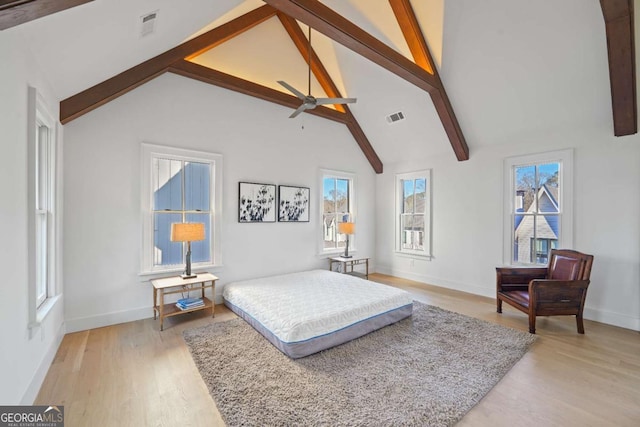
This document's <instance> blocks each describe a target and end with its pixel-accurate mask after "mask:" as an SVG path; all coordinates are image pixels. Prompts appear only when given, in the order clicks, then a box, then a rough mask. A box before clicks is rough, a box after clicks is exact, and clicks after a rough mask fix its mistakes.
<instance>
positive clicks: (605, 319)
mask: <svg viewBox="0 0 640 427" xmlns="http://www.w3.org/2000/svg"><path fill="white" fill-rule="evenodd" d="M588 300H589V294H587V301H588ZM584 318H585V319H588V320H594V321H596V322H600V323H606V324H607V325H613V326H619V327H621V328H625V329H631V330H634V331H639V332H640V318H637V317H632V316H627V315H625V314H619V313H612V312H610V311H605V310H599V309H597V308H590V307H585V308H584Z"/></svg>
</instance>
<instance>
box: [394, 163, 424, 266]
mask: <svg viewBox="0 0 640 427" xmlns="http://www.w3.org/2000/svg"><path fill="white" fill-rule="evenodd" d="M417 178H426V180H427V185H426V191H427V197H426V202H427V208H426V209H425V213H424V232H425V237H424V250H421V251H420V250H415V249H403V248H402V223H401V221H400V215H401V213H402V209H401V208H400V206H402V204H403V203H404V201H403V195H404V191H403V188H402V181H403V180H409V179H417ZM395 188H396V199H395V200H396V206H395V219H394V224H395V230H396V231H395V240H396V245H395V246H396V247H395V251H396V253H397V254H398V255H403V256H407V257H410V258H414V257H415V258H420V259H424V258H427V259H431V204H432V203H431V200H432V198H431V189H432V186H431V169H424V170H420V171H415V172H405V173H398V174H396V178H395Z"/></svg>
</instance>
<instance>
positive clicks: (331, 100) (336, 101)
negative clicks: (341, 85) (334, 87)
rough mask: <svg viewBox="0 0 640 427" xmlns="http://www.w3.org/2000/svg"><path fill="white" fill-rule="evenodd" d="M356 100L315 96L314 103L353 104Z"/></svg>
mask: <svg viewBox="0 0 640 427" xmlns="http://www.w3.org/2000/svg"><path fill="white" fill-rule="evenodd" d="M357 101H358V99H357V98H316V105H327V104H353V103H355V102H357Z"/></svg>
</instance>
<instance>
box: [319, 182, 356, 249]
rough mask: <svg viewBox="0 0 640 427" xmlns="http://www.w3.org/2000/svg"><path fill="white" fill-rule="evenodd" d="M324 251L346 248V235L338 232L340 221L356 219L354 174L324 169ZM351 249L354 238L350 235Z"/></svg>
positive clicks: (322, 203)
mask: <svg viewBox="0 0 640 427" xmlns="http://www.w3.org/2000/svg"><path fill="white" fill-rule="evenodd" d="M320 205H321V206H322V215H321V218H322V252H327V253H330V252H339V251H340V250H344V247H345V241H346V237H345V236H344V235H342V234H340V233H339V232H338V223H340V222H347V221H354V217H355V213H354V175H353V174H349V173H345V172H336V171H322V200H321V203H320ZM349 247H350V249H354V248H355V246H354V239H353V237H350V241H349Z"/></svg>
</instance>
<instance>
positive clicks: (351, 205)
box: [318, 169, 357, 256]
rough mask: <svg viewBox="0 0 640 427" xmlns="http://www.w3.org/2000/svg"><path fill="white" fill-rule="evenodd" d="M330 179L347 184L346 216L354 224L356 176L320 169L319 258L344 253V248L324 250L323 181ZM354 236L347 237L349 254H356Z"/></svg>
mask: <svg viewBox="0 0 640 427" xmlns="http://www.w3.org/2000/svg"><path fill="white" fill-rule="evenodd" d="M327 178H330V179H342V180H346V181H347V182H348V192H349V200H348V207H347V208H348V215H349V219H350V221H351V222H356V174H354V173H351V172H344V171H338V170H332V169H320V173H319V182H320V185H319V186H318V188H320V191H319V192H318V193H319V194H318V206H319V215H318V218H319V220H320V232H319V243H318V253H319V254H320V256H324V255H329V256H334V255H339V254H341V253H344V248H340V247H335V248H325V247H324V180H325V179H327ZM356 234H357V224H356ZM356 234H353V235H351V236H350V237H349V252H350V253H356V251H357V246H356Z"/></svg>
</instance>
